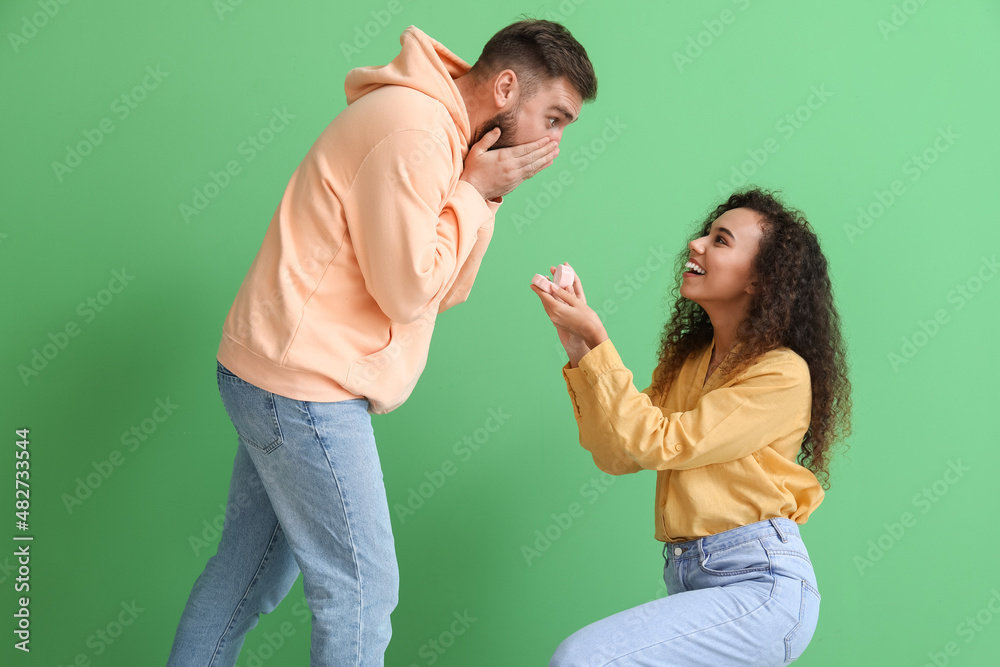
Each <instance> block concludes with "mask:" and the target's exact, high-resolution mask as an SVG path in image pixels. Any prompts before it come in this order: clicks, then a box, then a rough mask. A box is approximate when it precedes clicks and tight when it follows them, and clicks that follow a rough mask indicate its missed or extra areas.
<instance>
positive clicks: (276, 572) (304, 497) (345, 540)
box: [167, 364, 399, 667]
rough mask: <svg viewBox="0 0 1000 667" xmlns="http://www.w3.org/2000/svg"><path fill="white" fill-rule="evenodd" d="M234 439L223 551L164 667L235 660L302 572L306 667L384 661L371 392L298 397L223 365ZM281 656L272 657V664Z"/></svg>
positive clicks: (196, 593)
mask: <svg viewBox="0 0 1000 667" xmlns="http://www.w3.org/2000/svg"><path fill="white" fill-rule="evenodd" d="M218 382H219V393H220V394H221V395H222V402H223V404H224V405H225V407H226V412H227V413H228V414H229V418H230V419H231V420H232V422H233V426H235V427H236V431H237V433H238V434H239V442H238V445H237V450H236V460H235V463H234V465H233V477H232V481H231V483H230V487H229V499H228V502H227V506H226V514H225V522H224V524H223V530H222V538H221V540H220V542H219V548H218V552H217V553H216V554H215V556H213V557H212V558H210V559H209V561H208V563H207V565H206V566H205V570H204V572H202V574H201V576H199V577H198V580H197V581H196V582H195V584H194V588H193V590H192V591H191V595H190V597H189V598H188V601H187V605H186V607H185V608H184V613H183V615H182V616H181V620H180V625H179V627H178V629H177V635H176V637H175V638H174V645H173V649H172V650H171V652H170V658H169V661H168V663H167V664H168V667H223V666H225V667H231V666H232V665H235V664H236V659H237V657H238V656H239V653H240V648H241V647H242V646H243V640H244V638H245V637H246V634H247V633H248V632H249V631H250V630H251V629H252V628H253V627H254V626H255V625H257V619H258V617H259V616H260V614H266V613H268V612H270V611H272V610H273V609H274V608H275V607H277V605H278V603H279V602H281V600H282V598H284V597H285V595H286V594H287V593H288V591H289V589H291V587H292V584H293V583H295V580H296V579H297V578H298V575H299V572H300V571H301V572H302V575H303V580H304V582H303V583H304V587H305V596H306V601H307V602H308V605H309V610H310V612H311V618H312V645H311V654H310V655H311V658H310V664H311V665H312V666H313V667H319V666H324V667H328V666H329V667H334V666H336V667H344V666H345V665H352V666H357V667H369V666H376V665H379V666H380V665H382V664H383V655H384V653H385V649H386V646H387V645H388V643H389V637H390V635H391V625H390V622H389V614H390V613H391V612H392V610H393V609H394V608H395V607H396V602H397V599H398V591H399V574H398V570H397V567H396V554H395V547H394V544H393V539H392V527H391V525H390V520H389V507H388V503H387V502H386V495H385V486H384V485H383V482H382V468H381V465H380V463H379V458H378V451H377V450H376V448H375V438H374V434H373V432H372V426H371V417H370V415H369V414H368V411H367V408H368V401H367V400H365V399H355V400H348V401H340V402H336V403H313V402H308V401H296V400H292V399H289V398H285V397H283V396H277V395H275V394H272V393H270V392H267V391H264V390H263V389H260V388H258V387H256V386H254V385H252V384H249V383H247V382H245V381H243V380H241V379H240V378H238V377H237V376H236V375H234V374H233V373H231V372H229V370H227V369H226V368H225V367H224V366H223V365H222V364H218ZM285 662H286V661H285V660H278V663H279V664H283V663H285Z"/></svg>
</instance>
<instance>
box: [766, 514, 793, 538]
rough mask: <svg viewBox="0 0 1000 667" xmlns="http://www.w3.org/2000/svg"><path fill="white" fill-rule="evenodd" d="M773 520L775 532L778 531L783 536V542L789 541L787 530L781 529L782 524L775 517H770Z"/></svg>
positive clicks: (772, 524)
mask: <svg viewBox="0 0 1000 667" xmlns="http://www.w3.org/2000/svg"><path fill="white" fill-rule="evenodd" d="M768 521H770V522H771V526H772V527H773V528H774V532H776V533H778V537H779V538H781V541H782V542H787V541H788V536H787V535H785V531H783V530H782V529H781V525H780V524H779V523H778V521H777V520H775V519H768Z"/></svg>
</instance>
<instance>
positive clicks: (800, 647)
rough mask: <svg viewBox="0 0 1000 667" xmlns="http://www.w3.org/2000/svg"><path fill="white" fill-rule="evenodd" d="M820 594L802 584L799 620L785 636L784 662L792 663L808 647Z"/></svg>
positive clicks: (817, 610)
mask: <svg viewBox="0 0 1000 667" xmlns="http://www.w3.org/2000/svg"><path fill="white" fill-rule="evenodd" d="M819 602H820V594H819V591H817V590H816V589H815V588H813V587H812V586H810V585H809V584H808V583H807V582H805V581H803V582H802V598H801V601H800V603H799V620H798V622H797V623H796V624H795V627H793V628H792V629H791V631H790V632H789V633H788V634H787V635H785V662H786V663H789V662H793V661H795V660H798V659H799V656H801V655H802V653H803V652H804V651H805V650H806V647H807V646H809V642H810V641H811V640H812V637H813V634H814V633H815V632H816V625H817V623H818V622H819Z"/></svg>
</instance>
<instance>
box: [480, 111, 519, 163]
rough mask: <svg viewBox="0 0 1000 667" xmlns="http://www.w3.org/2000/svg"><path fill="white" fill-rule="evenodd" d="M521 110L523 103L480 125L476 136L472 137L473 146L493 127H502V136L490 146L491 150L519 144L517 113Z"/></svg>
mask: <svg viewBox="0 0 1000 667" xmlns="http://www.w3.org/2000/svg"><path fill="white" fill-rule="evenodd" d="M520 110H521V105H520V104H517V105H515V106H514V108H513V109H508V110H507V111H502V112H500V113H498V114H497V115H495V116H493V118H490V119H489V120H488V121H486V122H485V123H483V124H482V125H480V126H479V129H478V130H477V131H476V134H475V136H474V137H473V138H472V144H471V145H472V146H475V145H476V144H478V143H479V141H480V140H481V139H482V138H483V137H485V136H486V135H487V134H489V133H490V132H491V131H492V130H493V128H496V127H499V128H500V138H499V139H497V141H496V143H495V144H493V145H492V146H490V148H489V150H491V151H492V150H496V149H497V148H507V147H509V146H516V145H517V136H516V135H517V114H518V112H520Z"/></svg>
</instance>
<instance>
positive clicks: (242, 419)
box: [218, 364, 284, 454]
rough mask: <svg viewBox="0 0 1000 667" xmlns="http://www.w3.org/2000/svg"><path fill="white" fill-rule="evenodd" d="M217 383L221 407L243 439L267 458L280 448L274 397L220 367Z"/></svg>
mask: <svg viewBox="0 0 1000 667" xmlns="http://www.w3.org/2000/svg"><path fill="white" fill-rule="evenodd" d="M218 381H219V395H220V396H222V404H223V406H225V408H226V414H228V415H229V421H231V422H232V423H233V426H234V427H235V428H236V432H237V433H238V434H239V436H240V439H242V440H243V441H244V442H245V443H246V444H248V445H251V446H252V447H254V448H256V449H259V450H260V451H262V452H264V453H265V454H269V453H271V452H273V451H274V450H275V449H277V448H278V447H280V446H281V444H282V443H283V442H284V441H283V440H282V437H281V425H280V424H279V423H278V410H277V408H276V407H275V405H274V394H272V393H271V392H269V391H265V390H263V389H261V388H260V387H257V386H254V385H252V384H250V383H249V382H246V381H245V380H242V379H240V378H239V377H237V376H235V375H233V374H232V373H231V372H229V371H228V370H227V369H226V368H225V367H223V366H222V365H221V364H220V366H219V370H218Z"/></svg>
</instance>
